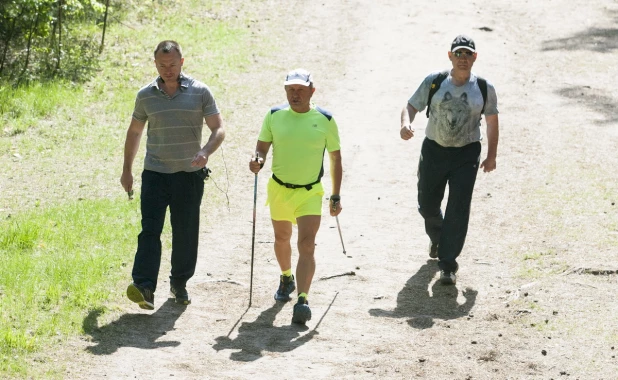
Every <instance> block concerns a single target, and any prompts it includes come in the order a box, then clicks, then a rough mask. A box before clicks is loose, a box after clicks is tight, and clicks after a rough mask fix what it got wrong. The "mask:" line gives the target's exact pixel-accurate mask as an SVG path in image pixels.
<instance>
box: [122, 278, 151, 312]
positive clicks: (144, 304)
mask: <svg viewBox="0 0 618 380" xmlns="http://www.w3.org/2000/svg"><path fill="white" fill-rule="evenodd" d="M127 297H128V298H129V299H130V300H131V301H133V302H135V303H136V304H138V305H139V307H140V308H142V309H146V310H154V293H153V291H152V290H150V289H148V288H144V287H141V286H139V285H137V284H136V283H131V284H130V285H129V287H128V288H127Z"/></svg>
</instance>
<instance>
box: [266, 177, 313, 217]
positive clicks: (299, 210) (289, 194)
mask: <svg viewBox="0 0 618 380" xmlns="http://www.w3.org/2000/svg"><path fill="white" fill-rule="evenodd" d="M267 192H268V199H267V200H266V204H267V205H270V217H271V219H272V220H287V221H290V222H292V223H293V224H296V218H299V217H301V216H305V215H322V197H323V196H324V188H323V187H322V183H321V182H319V183H316V184H315V185H313V187H312V188H311V190H307V189H305V188H302V187H301V188H299V189H288V188H287V187H285V186H282V185H279V184H278V183H277V182H275V180H274V179H272V177H271V178H270V179H269V180H268V186H267Z"/></svg>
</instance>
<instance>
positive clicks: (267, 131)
mask: <svg viewBox="0 0 618 380" xmlns="http://www.w3.org/2000/svg"><path fill="white" fill-rule="evenodd" d="M271 127H272V112H271V111H268V113H267V114H266V117H264V121H263V122H262V129H261V130H260V135H259V136H258V140H260V141H264V142H269V143H270V142H273V132H272V128H271Z"/></svg>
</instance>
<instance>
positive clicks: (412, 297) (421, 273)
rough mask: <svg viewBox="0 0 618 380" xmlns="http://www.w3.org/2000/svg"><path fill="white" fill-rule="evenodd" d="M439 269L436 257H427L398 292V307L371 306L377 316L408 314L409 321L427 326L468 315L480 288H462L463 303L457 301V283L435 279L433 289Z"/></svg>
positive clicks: (422, 327)
mask: <svg viewBox="0 0 618 380" xmlns="http://www.w3.org/2000/svg"><path fill="white" fill-rule="evenodd" d="M438 271H439V268H438V264H437V262H436V261H435V260H427V263H425V264H424V265H423V266H422V267H421V268H420V269H419V270H418V272H416V274H414V275H413V276H412V277H410V279H409V280H408V281H407V282H406V284H405V286H404V287H403V289H401V291H400V292H399V294H397V306H396V307H395V309H393V310H391V311H389V310H383V309H371V310H369V314H370V315H372V316H374V317H390V318H408V324H409V325H410V326H411V327H414V328H417V329H426V328H430V327H432V326H433V325H434V320H436V319H442V320H450V319H456V318H461V317H464V316H467V315H468V313H469V312H470V310H471V309H472V307H473V306H474V303H475V301H476V296H477V294H478V291H476V290H473V289H470V288H467V289H465V290H463V291H462V295H463V297H464V298H465V302H464V303H463V304H459V303H457V296H458V295H459V291H458V289H457V287H455V286H445V285H442V284H440V282H439V281H436V282H434V284H433V286H432V287H431V294H430V293H429V284H430V283H431V281H432V280H433V278H434V277H435V275H436V273H437V272H438Z"/></svg>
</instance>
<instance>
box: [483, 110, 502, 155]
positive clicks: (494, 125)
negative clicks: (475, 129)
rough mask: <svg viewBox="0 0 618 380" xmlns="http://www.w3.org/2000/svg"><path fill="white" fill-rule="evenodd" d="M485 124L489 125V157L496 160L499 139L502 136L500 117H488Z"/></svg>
mask: <svg viewBox="0 0 618 380" xmlns="http://www.w3.org/2000/svg"><path fill="white" fill-rule="evenodd" d="M485 122H486V123H487V157H488V158H492V159H495V158H496V156H497V155H498V139H499V136H500V128H499V127H498V115H491V116H488V117H486V118H485Z"/></svg>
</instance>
